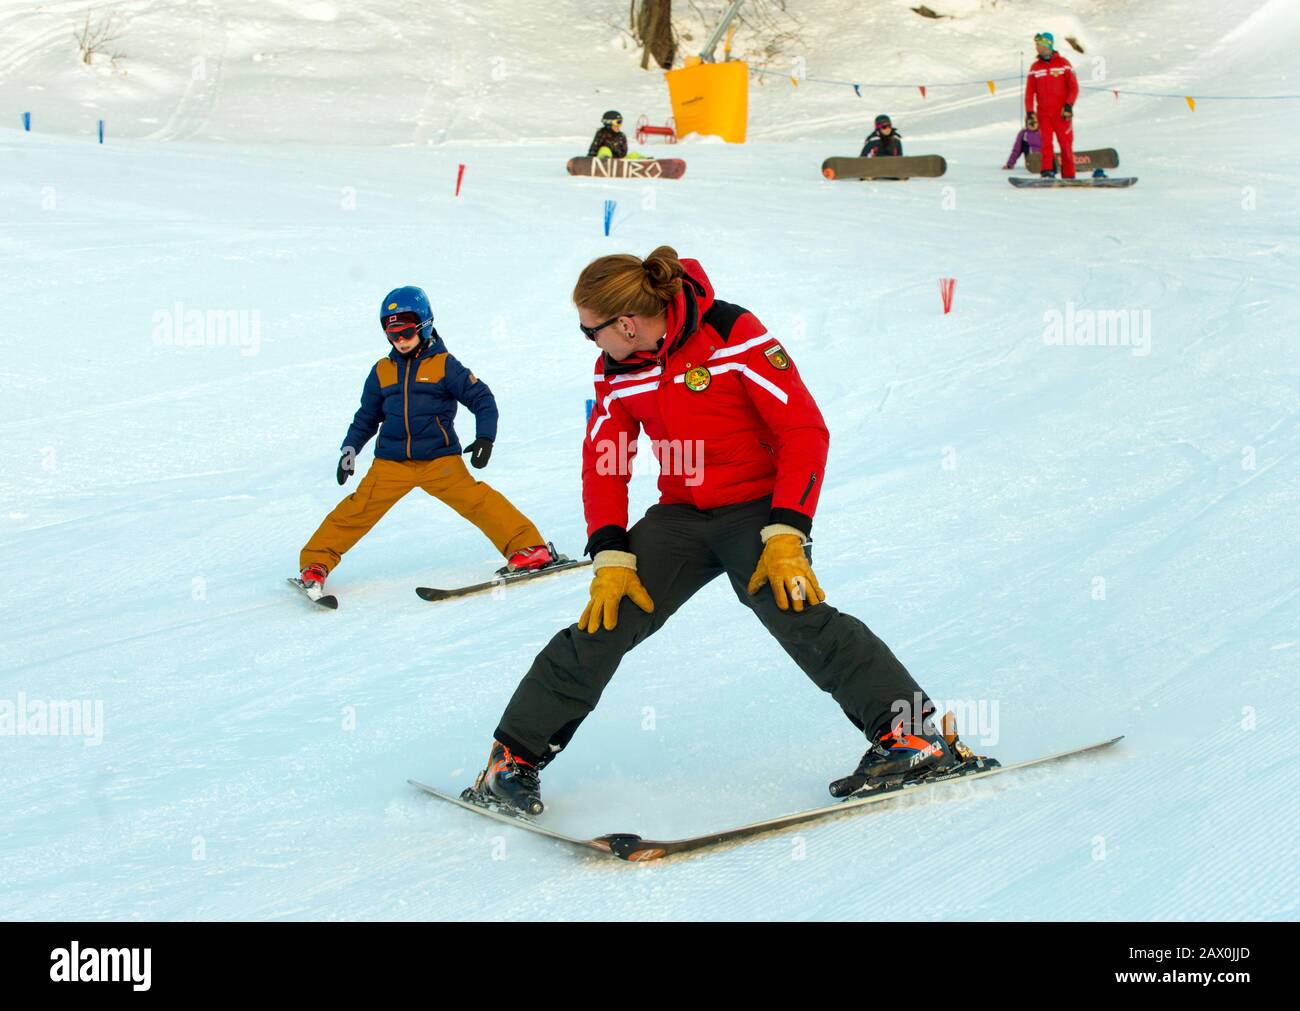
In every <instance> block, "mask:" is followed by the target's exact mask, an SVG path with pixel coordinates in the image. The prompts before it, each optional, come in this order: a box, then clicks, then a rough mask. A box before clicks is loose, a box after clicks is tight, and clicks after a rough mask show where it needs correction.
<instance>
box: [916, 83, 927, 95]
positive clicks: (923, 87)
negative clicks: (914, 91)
mask: <svg viewBox="0 0 1300 1011" xmlns="http://www.w3.org/2000/svg"><path fill="white" fill-rule="evenodd" d="M917 87H918V88H920V89H921V97H922V98H924V97H925V85H924V84H918V85H917Z"/></svg>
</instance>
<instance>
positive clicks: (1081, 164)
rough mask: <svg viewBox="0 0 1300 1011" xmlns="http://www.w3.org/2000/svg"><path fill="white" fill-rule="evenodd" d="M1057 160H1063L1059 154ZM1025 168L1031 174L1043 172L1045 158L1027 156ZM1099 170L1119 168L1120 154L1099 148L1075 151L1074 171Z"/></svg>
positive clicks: (1106, 148)
mask: <svg viewBox="0 0 1300 1011" xmlns="http://www.w3.org/2000/svg"><path fill="white" fill-rule="evenodd" d="M1056 160H1057V161H1058V162H1059V161H1060V160H1061V157H1060V153H1059V152H1058V153H1057V157H1056ZM1025 168H1026V169H1028V170H1029V171H1030V172H1041V171H1043V156H1042V155H1041V154H1027V155H1025ZM1099 168H1119V152H1118V151H1116V150H1115V149H1114V148H1113V147H1099V148H1097V150H1095V151H1075V152H1074V169H1075V171H1076V172H1091V171H1092V170H1093V169H1099Z"/></svg>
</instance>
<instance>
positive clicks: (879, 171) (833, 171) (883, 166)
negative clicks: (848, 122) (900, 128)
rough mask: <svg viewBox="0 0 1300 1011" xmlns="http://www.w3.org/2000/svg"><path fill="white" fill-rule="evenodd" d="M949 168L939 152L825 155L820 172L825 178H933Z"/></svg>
mask: <svg viewBox="0 0 1300 1011" xmlns="http://www.w3.org/2000/svg"><path fill="white" fill-rule="evenodd" d="M947 171H948V163H947V162H946V161H944V160H943V156H942V155H937V154H918V155H904V156H903V157H900V158H889V157H885V158H827V159H826V160H825V161H824V162H822V175H823V176H825V177H826V178H827V179H910V178H911V177H913V176H920V177H925V178H936V177H938V176H941V175H943V174H944V173H945V172H947Z"/></svg>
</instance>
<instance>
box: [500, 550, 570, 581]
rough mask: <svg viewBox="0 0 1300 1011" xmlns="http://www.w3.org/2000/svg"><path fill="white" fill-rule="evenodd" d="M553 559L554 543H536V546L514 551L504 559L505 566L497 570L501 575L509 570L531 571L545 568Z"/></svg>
mask: <svg viewBox="0 0 1300 1011" xmlns="http://www.w3.org/2000/svg"><path fill="white" fill-rule="evenodd" d="M555 560H556V559H555V545H553V544H538V545H537V546H536V547H532V548H524V549H523V550H522V551H516V552H515V553H514V554H513V555H511V556H510V557H509V559H507V560H506V566H505V568H504V569H501V570H498V571H499V572H500V573H501V574H502V575H505V574H506V573H510V572H533V571H536V570H537V569H542V568H545V567H546V566H548V565H550V564H552V563H553V562H554V561H555Z"/></svg>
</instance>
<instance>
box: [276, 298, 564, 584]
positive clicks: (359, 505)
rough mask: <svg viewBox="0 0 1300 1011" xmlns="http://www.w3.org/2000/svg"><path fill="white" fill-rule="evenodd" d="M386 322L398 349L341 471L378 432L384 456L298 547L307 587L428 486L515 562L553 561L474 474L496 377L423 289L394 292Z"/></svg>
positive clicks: (527, 565) (380, 367) (490, 435)
mask: <svg viewBox="0 0 1300 1011" xmlns="http://www.w3.org/2000/svg"><path fill="white" fill-rule="evenodd" d="M379 322H380V326H382V327H383V329H384V332H385V334H386V335H387V337H388V340H389V343H390V344H391V345H392V348H391V349H390V351H389V352H388V356H387V357H385V358H381V359H379V361H378V362H377V363H376V364H375V365H374V366H372V367H371V369H370V374H369V375H368V376H367V377H366V382H365V386H364V387H363V388H362V391H361V406H360V408H359V409H358V410H357V413H356V417H355V418H353V420H352V425H351V427H349V428H348V433H347V435H346V436H345V437H344V439H343V446H342V448H341V455H340V457H339V463H338V468H337V470H336V472H335V477H336V479H337V480H338V483H339V484H340V485H342V484H345V483H346V482H347V480H348V478H350V477H351V476H352V472H353V470H354V469H355V466H356V456H357V454H358V453H359V452H360V451H361V449H362V448H363V447H364V446H365V445H366V443H367V442H369V441H370V439H371V437H373V436H374V435H375V433H376V432H378V433H379V439H378V441H377V442H376V444H375V459H374V462H373V463H372V464H371V465H370V469H369V470H368V471H367V472H366V476H365V477H364V478H362V479H361V484H360V485H359V486H358V487H357V490H356V491H355V492H353V493H352V494H351V495H349V496H348V497H347V498H345V499H344V500H343V501H342V502H340V503H339V504H338V505H337V506H335V507H334V510H333V511H332V512H331V513H330V514H329V515H328V516H326V517H325V520H324V522H322V523H321V525H320V528H319V529H318V530H317V531H316V532H315V533H314V534H312V537H311V540H309V541H308V542H307V545H306V546H305V547H304V548H303V549H302V552H301V554H300V555H299V566H300V568H301V569H302V576H301V579H302V583H303V588H304V589H305V590H306V591H307V592H308V594H309V595H311V596H313V597H319V596H320V595H321V593H322V592H323V591H324V587H325V578H326V576H327V575H328V574H329V573H330V572H332V571H333V570H334V568H335V567H336V566H337V565H338V563H339V559H340V558H342V557H343V555H344V553H345V552H347V550H348V549H349V548H351V547H352V546H353V545H354V544H356V543H357V541H359V540H360V539H361V538H362V537H364V536H365V535H366V534H367V533H369V531H370V529H371V528H372V527H373V526H374V525H375V524H376V523H378V522H379V520H380V519H381V518H382V517H383V515H384V514H385V513H386V512H388V510H389V509H391V508H392V507H393V506H394V505H396V504H397V502H398V501H399V500H400V499H401V498H402V497H403V496H405V495H406V493H407V492H409V491H411V490H412V489H414V488H423V489H424V490H425V491H426V492H428V493H429V494H430V495H432V496H433V497H434V498H437V499H439V500H440V501H442V502H444V503H446V504H447V505H449V506H451V508H452V509H454V510H456V512H458V513H460V515H461V516H463V517H465V519H467V520H469V521H470V522H471V523H473V524H474V525H475V526H476V527H478V528H479V530H481V531H482V532H483V534H484V535H485V536H486V537H487V538H488V540H490V541H491V542H492V543H493V545H494V546H495V547H496V549H497V550H498V551H500V552H501V554H502V555H503V556H505V557H506V559H507V567H508V568H509V569H510V570H512V571H514V570H521V569H537V568H541V567H542V566H544V565H546V564H548V563H549V562H551V561H553V560H554V559H553V557H552V552H551V550H550V549H549V547H548V546H547V545H546V544H545V543H544V542H543V540H542V535H541V534H540V533H538V531H537V528H536V527H535V526H534V525H533V524H532V522H531V521H530V520H529V519H528V518H527V517H526V516H524V514H523V513H521V512H520V511H519V510H518V509H516V508H515V507H514V506H513V505H511V504H510V502H509V501H507V500H506V498H505V496H504V495H502V494H501V493H500V492H499V491H497V490H496V489H494V488H492V487H491V486H490V485H487V484H484V483H482V482H480V481H475V480H474V478H472V477H471V476H470V473H469V471H468V469H466V467H465V462H464V461H463V460H462V459H461V455H462V453H464V454H467V455H468V456H469V457H470V462H471V463H472V464H473V465H474V467H475V468H476V469H481V468H483V467H486V466H487V464H488V460H489V459H490V458H491V456H492V443H493V441H494V440H495V439H496V435H497V405H496V398H494V397H493V396H492V391H491V390H489V389H488V386H487V383H485V382H483V381H482V380H480V379H479V378H478V377H477V376H475V375H474V373H473V372H471V371H470V370H469V369H467V368H466V367H465V366H464V365H462V364H461V363H460V362H459V361H457V360H456V359H455V358H454V357H453V356H452V355H450V354H448V352H447V348H446V346H445V345H444V344H443V342H442V338H441V337H440V336H439V335H438V331H437V330H435V329H434V328H433V311H432V309H431V308H430V306H429V299H428V296H427V295H425V293H424V291H423V290H422V289H420V288H415V287H410V286H408V287H402V288H395V289H394V290H393V291H391V292H389V293H388V295H387V296H386V297H385V298H384V301H383V302H382V303H381V304H380V308H379ZM458 403H460V404H464V405H465V406H466V407H468V408H469V409H470V411H472V412H473V414H474V420H475V423H476V430H477V435H476V438H475V439H474V441H473V442H472V443H470V444H469V446H468V447H466V448H465V449H463V450H462V449H461V445H460V441H459V439H458V438H457V437H456V430H455V428H454V427H453V425H452V420H453V418H455V416H456V405H457V404H458Z"/></svg>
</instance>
